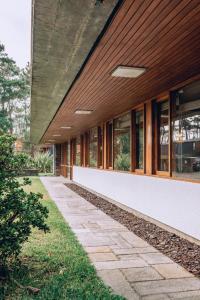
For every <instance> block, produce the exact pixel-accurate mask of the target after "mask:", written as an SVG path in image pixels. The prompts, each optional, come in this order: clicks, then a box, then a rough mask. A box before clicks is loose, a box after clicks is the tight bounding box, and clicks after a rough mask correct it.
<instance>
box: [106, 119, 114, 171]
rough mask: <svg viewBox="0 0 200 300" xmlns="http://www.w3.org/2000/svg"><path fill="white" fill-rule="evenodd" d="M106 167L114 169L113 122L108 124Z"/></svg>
mask: <svg viewBox="0 0 200 300" xmlns="http://www.w3.org/2000/svg"><path fill="white" fill-rule="evenodd" d="M106 167H107V168H108V169H109V168H110V169H112V168H113V121H109V122H107V123H106Z"/></svg>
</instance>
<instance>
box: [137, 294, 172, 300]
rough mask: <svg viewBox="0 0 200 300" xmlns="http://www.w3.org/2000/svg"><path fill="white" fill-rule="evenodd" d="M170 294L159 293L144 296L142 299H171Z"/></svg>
mask: <svg viewBox="0 0 200 300" xmlns="http://www.w3.org/2000/svg"><path fill="white" fill-rule="evenodd" d="M169 299H170V298H169V296H168V295H166V294H159V295H150V296H144V297H142V300H169Z"/></svg>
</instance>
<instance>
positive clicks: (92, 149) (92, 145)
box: [89, 127, 98, 167]
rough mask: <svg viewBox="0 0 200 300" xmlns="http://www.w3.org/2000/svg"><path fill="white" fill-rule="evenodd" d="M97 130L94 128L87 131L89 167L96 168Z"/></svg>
mask: <svg viewBox="0 0 200 300" xmlns="http://www.w3.org/2000/svg"><path fill="white" fill-rule="evenodd" d="M97 148H98V129H97V127H94V128H92V129H90V130H89V166H90V167H97V158H98V149H97Z"/></svg>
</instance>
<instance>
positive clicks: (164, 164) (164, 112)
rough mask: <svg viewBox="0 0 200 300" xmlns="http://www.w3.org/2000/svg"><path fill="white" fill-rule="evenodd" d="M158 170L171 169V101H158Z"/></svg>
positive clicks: (165, 170) (166, 170)
mask: <svg viewBox="0 0 200 300" xmlns="http://www.w3.org/2000/svg"><path fill="white" fill-rule="evenodd" d="M156 122H157V141H156V142H157V168H156V170H157V171H163V172H168V171H169V101H168V100H164V101H162V102H158V103H157V120H156Z"/></svg>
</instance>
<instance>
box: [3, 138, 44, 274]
mask: <svg viewBox="0 0 200 300" xmlns="http://www.w3.org/2000/svg"><path fill="white" fill-rule="evenodd" d="M14 141H15V138H13V137H12V136H10V135H5V134H4V135H1V136H0V270H2V269H5V266H6V265H7V264H8V263H9V262H12V260H14V259H15V258H16V257H17V256H18V255H19V253H20V251H21V248H22V245H23V243H24V242H25V241H27V240H28V237H29V235H30V234H31V230H32V227H35V228H38V229H39V230H42V231H44V232H47V231H48V230H49V228H48V226H47V225H46V223H45V220H46V218H47V216H48V210H47V208H46V207H44V206H43V205H42V204H41V201H40V200H41V199H42V195H41V194H39V193H32V192H31V193H27V192H25V190H24V189H23V187H24V186H25V185H27V184H30V183H31V182H30V180H29V179H27V178H24V179H23V180H22V182H21V181H19V180H18V179H17V177H16V176H18V175H19V174H20V172H21V171H22V170H23V168H24V167H25V166H26V163H27V155H26V154H14V153H13V143H14Z"/></svg>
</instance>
